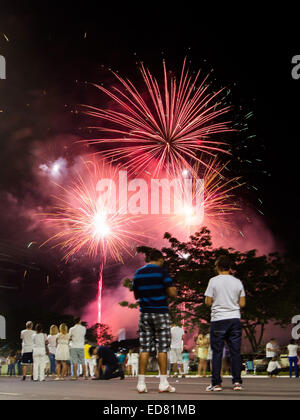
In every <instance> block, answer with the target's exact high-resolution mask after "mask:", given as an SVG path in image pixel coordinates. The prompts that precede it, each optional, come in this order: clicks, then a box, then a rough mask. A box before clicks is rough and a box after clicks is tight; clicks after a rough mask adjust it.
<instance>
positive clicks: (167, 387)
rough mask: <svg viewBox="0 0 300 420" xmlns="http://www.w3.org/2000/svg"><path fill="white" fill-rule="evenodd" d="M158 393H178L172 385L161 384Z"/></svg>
mask: <svg viewBox="0 0 300 420" xmlns="http://www.w3.org/2000/svg"><path fill="white" fill-rule="evenodd" d="M158 392H176V389H175V388H174V387H173V386H171V385H170V384H166V385H161V384H159V387H158Z"/></svg>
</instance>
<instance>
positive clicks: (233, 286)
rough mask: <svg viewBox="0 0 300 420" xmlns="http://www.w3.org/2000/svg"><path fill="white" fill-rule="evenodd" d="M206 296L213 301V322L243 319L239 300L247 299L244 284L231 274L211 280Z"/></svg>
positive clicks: (221, 275)
mask: <svg viewBox="0 0 300 420" xmlns="http://www.w3.org/2000/svg"><path fill="white" fill-rule="evenodd" d="M205 296H208V297H210V298H212V299H213V304H212V307H211V321H221V320H223V319H234V318H241V312H240V305H239V299H240V298H241V297H245V290H244V286H243V284H242V282H241V281H240V280H239V279H236V278H235V277H233V276H232V275H230V274H220V275H219V276H216V277H213V278H212V279H210V281H209V283H208V286H207V289H206V292H205Z"/></svg>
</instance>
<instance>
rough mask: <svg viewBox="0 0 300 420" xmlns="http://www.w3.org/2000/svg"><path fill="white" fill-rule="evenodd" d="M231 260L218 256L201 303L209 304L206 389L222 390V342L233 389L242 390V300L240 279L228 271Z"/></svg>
mask: <svg viewBox="0 0 300 420" xmlns="http://www.w3.org/2000/svg"><path fill="white" fill-rule="evenodd" d="M230 268H231V261H230V258H229V257H228V256H221V257H220V258H219V259H218V260H217V262H216V269H217V272H218V276H216V277H214V278H212V279H211V280H210V281H209V284H208V287H207V290H206V292H205V296H206V298H205V304H206V305H208V306H211V327H210V345H211V349H212V382H211V385H210V386H209V387H207V389H206V390H207V391H222V386H221V384H222V379H221V368H222V353H223V348H224V343H225V342H226V343H227V345H228V348H229V352H230V356H231V373H232V383H233V389H234V391H240V390H242V379H241V365H242V363H241V340H242V327H241V320H240V318H241V313H240V309H241V308H243V307H244V306H245V304H246V299H245V291H244V287H243V285H242V282H241V281H240V280H238V279H236V278H235V277H233V276H232V275H231V274H230Z"/></svg>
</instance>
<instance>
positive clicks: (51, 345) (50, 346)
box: [47, 334, 58, 354]
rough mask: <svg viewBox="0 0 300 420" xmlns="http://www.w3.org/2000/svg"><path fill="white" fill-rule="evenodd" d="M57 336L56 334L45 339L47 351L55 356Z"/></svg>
mask: <svg viewBox="0 0 300 420" xmlns="http://www.w3.org/2000/svg"><path fill="white" fill-rule="evenodd" d="M57 336H58V334H56V335H48V337H47V339H48V349H49V352H50V353H51V354H55V353H56V347H57V341H56V340H57Z"/></svg>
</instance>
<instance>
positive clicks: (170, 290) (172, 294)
mask: <svg viewBox="0 0 300 420" xmlns="http://www.w3.org/2000/svg"><path fill="white" fill-rule="evenodd" d="M166 292H167V295H168V296H169V297H171V298H175V297H176V296H177V290H176V287H174V286H172V287H168V288H167V289H166Z"/></svg>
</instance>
